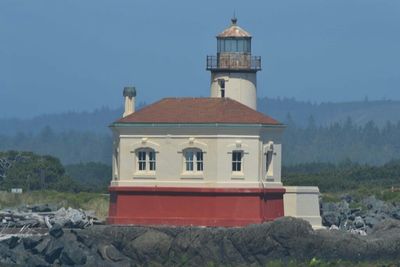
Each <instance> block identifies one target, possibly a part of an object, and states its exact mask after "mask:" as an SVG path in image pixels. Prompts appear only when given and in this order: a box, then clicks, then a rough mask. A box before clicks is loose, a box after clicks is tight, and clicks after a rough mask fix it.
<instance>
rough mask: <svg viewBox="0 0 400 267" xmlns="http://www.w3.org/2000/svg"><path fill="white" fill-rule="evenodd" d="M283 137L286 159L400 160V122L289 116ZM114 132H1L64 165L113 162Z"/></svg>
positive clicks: (2, 141) (6, 140)
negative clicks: (322, 122) (321, 121)
mask: <svg viewBox="0 0 400 267" xmlns="http://www.w3.org/2000/svg"><path fill="white" fill-rule="evenodd" d="M284 122H285V123H286V124H287V129H286V130H285V132H284V137H283V164H284V165H293V164H298V163H305V162H331V163H338V162H341V161H344V160H351V161H354V162H359V163H368V164H373V165H380V164H384V163H386V162H388V161H391V160H394V159H400V138H399V136H400V122H399V123H396V124H394V123H391V122H387V123H386V124H385V126H384V127H381V128H380V127H378V126H377V125H376V124H375V123H374V122H368V123H366V124H365V125H363V126H358V125H356V124H355V123H353V121H352V120H351V119H347V120H346V121H345V122H343V123H333V124H331V125H329V126H317V125H316V123H315V121H314V120H313V119H312V118H310V120H309V123H308V125H307V127H300V126H297V124H296V123H295V122H294V121H293V120H292V119H291V117H290V116H288V117H287V118H286V119H285V120H284ZM111 142H112V141H111V135H110V134H105V133H103V134H98V133H93V132H78V131H68V132H61V133H57V132H55V131H53V130H52V129H51V128H50V127H45V128H43V129H42V130H41V131H40V132H39V133H37V134H23V133H20V134H17V135H14V136H6V135H0V151H2V150H3V151H4V150H22V151H33V152H36V153H39V154H49V155H53V156H56V157H58V158H60V159H61V161H62V162H63V163H64V164H72V163H81V162H90V161H94V162H102V163H105V164H110V162H111Z"/></svg>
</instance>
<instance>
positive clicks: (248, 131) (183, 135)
mask: <svg viewBox="0 0 400 267" xmlns="http://www.w3.org/2000/svg"><path fill="white" fill-rule="evenodd" d="M113 132H114V145H115V147H114V149H113V150H114V156H113V159H114V160H113V174H114V179H113V181H112V184H111V185H113V186H134V185H135V186H155V185H157V186H174V187H179V186H183V187H185V186H186V187H189V186H196V187H231V188H233V187H249V188H258V187H260V186H265V187H281V186H282V184H281V177H280V169H281V145H280V136H281V132H282V128H278V127H271V128H268V127H261V126H251V127H236V128H235V127H233V128H229V127H224V126H217V125H215V126H208V127H204V126H201V127H198V126H197V127H196V126H185V125H181V126H165V125H164V126H159V127H157V126H154V125H153V126H142V127H138V126H135V127H114V128H113ZM271 144H273V154H274V155H273V162H272V164H271V167H270V168H272V171H270V172H269V174H270V177H267V174H266V163H265V159H266V157H265V151H266V147H270V146H271ZM138 148H151V149H153V150H155V151H156V164H157V167H156V171H155V172H148V173H143V172H139V171H138V169H137V158H136V153H135V151H136V150H137V149H138ZM185 148H199V149H201V150H202V151H203V152H204V154H203V157H204V170H203V172H202V173H194V174H193V173H187V172H185V171H184V160H183V154H182V152H183V150H184V149H185ZM233 150H242V151H243V152H244V157H243V165H242V167H243V168H242V172H241V173H233V172H232V151H233ZM116 154H117V155H116ZM272 174H273V175H272ZM267 178H268V179H267Z"/></svg>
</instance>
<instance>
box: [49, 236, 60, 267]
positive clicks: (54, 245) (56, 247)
mask: <svg viewBox="0 0 400 267" xmlns="http://www.w3.org/2000/svg"><path fill="white" fill-rule="evenodd" d="M63 249H64V244H63V243H62V242H61V241H60V239H52V240H51V241H50V242H49V244H48V245H47V248H46V253H45V260H46V261H47V262H48V263H51V264H53V263H54V261H55V260H56V259H58V258H59V257H60V254H61V252H62V250H63Z"/></svg>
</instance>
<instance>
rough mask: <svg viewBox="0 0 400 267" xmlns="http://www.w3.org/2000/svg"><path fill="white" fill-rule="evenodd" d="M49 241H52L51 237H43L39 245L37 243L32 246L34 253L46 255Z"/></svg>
mask: <svg viewBox="0 0 400 267" xmlns="http://www.w3.org/2000/svg"><path fill="white" fill-rule="evenodd" d="M49 243H50V238H49V237H47V238H45V239H43V241H42V242H40V243H39V244H38V245H36V246H34V247H33V248H32V253H33V254H43V255H44V254H45V252H46V249H47V246H48V245H49Z"/></svg>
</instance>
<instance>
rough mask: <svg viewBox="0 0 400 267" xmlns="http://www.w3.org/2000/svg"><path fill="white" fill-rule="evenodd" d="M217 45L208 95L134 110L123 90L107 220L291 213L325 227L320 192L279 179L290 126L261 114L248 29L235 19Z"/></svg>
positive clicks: (239, 218) (191, 220) (229, 218)
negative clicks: (322, 224)
mask: <svg viewBox="0 0 400 267" xmlns="http://www.w3.org/2000/svg"><path fill="white" fill-rule="evenodd" d="M217 44H218V49H217V55H216V56H208V57H207V69H208V70H209V71H211V96H210V97H197V98H193V97H180V98H170V97H169V98H163V99H161V100H159V101H156V102H155V103H152V104H150V105H148V106H146V107H144V108H142V109H139V110H135V101H136V88H135V87H125V88H124V91H123V97H124V102H125V112H124V114H123V115H122V117H121V118H120V119H118V120H117V121H115V122H113V123H112V124H111V125H110V128H111V130H112V132H113V162H112V163H113V177H112V180H111V183H110V187H109V192H110V207H109V214H108V218H107V222H108V223H110V224H128V225H129V224H135V225H184V226H190V225H194V226H224V227H231V226H233V227H238V226H246V225H249V224H254V223H263V222H265V221H271V220H274V219H276V218H278V217H281V216H285V215H286V216H294V217H299V218H303V219H305V220H308V221H309V222H310V223H311V224H312V225H313V226H314V227H318V226H320V225H321V217H320V216H319V202H318V195H319V191H318V188H315V187H287V186H286V187H285V186H284V185H283V184H282V181H281V165H282V160H281V158H282V134H283V131H284V129H285V125H284V124H282V123H280V122H279V121H277V120H275V119H273V118H271V117H270V116H267V115H265V114H263V113H260V112H257V111H256V108H257V104H256V100H257V89H256V84H257V83H256V74H257V72H258V71H259V70H261V58H260V57H256V56H252V54H251V36H250V34H249V33H248V32H246V31H245V30H243V29H242V28H240V27H239V26H238V25H237V19H236V18H233V19H232V24H231V25H230V27H228V28H227V29H226V30H224V31H223V32H222V33H221V34H219V35H218V36H217ZM206 90H207V89H206Z"/></svg>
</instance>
